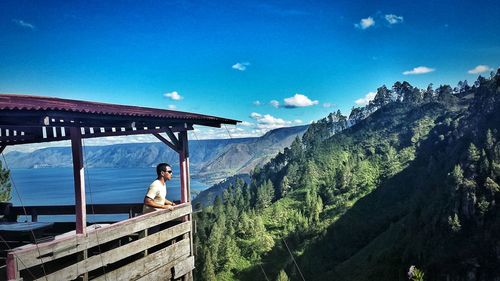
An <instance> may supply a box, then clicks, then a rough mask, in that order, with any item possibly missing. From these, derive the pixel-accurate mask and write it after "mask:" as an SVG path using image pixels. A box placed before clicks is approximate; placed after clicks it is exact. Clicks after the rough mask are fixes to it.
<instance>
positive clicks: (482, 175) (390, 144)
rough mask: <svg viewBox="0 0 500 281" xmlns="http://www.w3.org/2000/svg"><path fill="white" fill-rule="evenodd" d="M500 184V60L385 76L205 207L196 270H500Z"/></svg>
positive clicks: (262, 273) (472, 274) (438, 274)
mask: <svg viewBox="0 0 500 281" xmlns="http://www.w3.org/2000/svg"><path fill="white" fill-rule="evenodd" d="M499 183H500V72H498V73H497V74H493V73H492V75H491V77H490V78H489V79H486V78H482V77H479V78H478V81H476V82H475V83H474V85H473V86H469V85H468V84H467V82H460V83H459V85H458V86H457V87H456V88H455V89H452V88H451V87H450V86H447V85H445V86H440V87H439V88H438V89H436V90H433V89H432V85H430V86H429V87H428V88H427V89H425V90H421V89H418V88H415V87H413V86H411V85H410V84H409V83H407V82H403V83H400V82H397V83H395V84H394V86H393V87H392V88H391V89H388V88H387V87H385V86H383V87H380V88H379V89H378V91H377V95H376V97H375V99H374V100H373V101H371V102H370V104H369V105H368V106H366V107H364V108H355V109H353V112H351V115H350V116H349V118H346V117H345V116H342V115H341V114H340V112H337V113H332V114H331V115H329V116H328V117H326V118H325V119H322V120H319V121H318V122H316V123H314V124H312V125H311V126H310V128H309V129H308V131H307V132H306V133H305V134H304V136H303V137H302V138H301V139H300V138H296V139H295V141H294V142H293V143H292V145H291V146H290V148H286V149H285V150H284V151H283V152H282V153H279V154H278V155H277V156H276V157H275V158H274V159H272V160H271V161H270V162H269V163H267V164H266V165H265V166H264V167H263V168H261V169H256V170H255V171H254V173H253V175H252V182H251V184H249V185H248V184H245V183H244V182H242V181H239V182H236V183H235V184H234V185H232V186H231V187H230V188H228V189H227V190H225V192H224V195H223V197H222V198H218V199H216V201H215V203H214V205H213V206H211V207H208V208H205V209H204V211H203V212H201V213H199V214H198V215H197V217H196V219H197V222H198V233H197V237H196V238H197V239H196V250H197V271H196V274H197V277H198V278H199V280H235V279H238V280H302V276H304V277H305V279H306V280H407V279H408V278H409V277H408V269H409V268H411V266H413V265H415V266H416V267H418V268H419V269H420V270H421V273H422V274H424V273H425V277H423V278H424V279H425V280H492V279H494V278H500V269H499V268H500V267H498V264H500V236H498V233H500V208H498V206H497V205H496V202H497V201H498V200H500V186H499ZM422 276H424V275H422ZM412 278H413V277H412Z"/></svg>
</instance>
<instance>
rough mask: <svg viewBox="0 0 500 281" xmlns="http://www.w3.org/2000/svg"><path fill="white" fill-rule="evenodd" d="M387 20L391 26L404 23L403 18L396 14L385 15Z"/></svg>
mask: <svg viewBox="0 0 500 281" xmlns="http://www.w3.org/2000/svg"><path fill="white" fill-rule="evenodd" d="M385 20H386V21H387V22H388V23H389V24H397V23H402V22H403V21H404V19H403V17H402V16H396V15H394V14H389V15H385Z"/></svg>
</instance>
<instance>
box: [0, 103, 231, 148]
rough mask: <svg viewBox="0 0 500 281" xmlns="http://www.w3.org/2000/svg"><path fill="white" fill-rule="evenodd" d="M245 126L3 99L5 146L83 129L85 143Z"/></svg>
mask: <svg viewBox="0 0 500 281" xmlns="http://www.w3.org/2000/svg"><path fill="white" fill-rule="evenodd" d="M238 122H240V121H238V120H232V119H227V118H221V117H216V116H210V115H203V114H196V113H190V112H181V111H173V110H164V109H157V108H147V107H139V106H129V105H118V104H108V103H98V102H89V101H80V100H69V99H60V98H52V97H41V96H28V95H14V94H0V145H1V146H5V145H14V144H23V143H39V142H47V141H58V140H66V139H70V136H69V130H66V128H70V127H77V128H81V132H82V137H83V138H92V137H103V136H119V135H136V134H147V133H153V134H154V133H161V132H167V133H172V132H179V131H186V130H192V129H193V125H203V126H211V127H220V126H221V125H222V124H232V125H235V124H236V123H238Z"/></svg>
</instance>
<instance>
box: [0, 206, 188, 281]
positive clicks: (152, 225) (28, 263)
mask: <svg viewBox="0 0 500 281" xmlns="http://www.w3.org/2000/svg"><path fill="white" fill-rule="evenodd" d="M139 205H141V206H142V204H137V205H135V206H133V205H129V206H121V207H119V206H114V207H112V208H101V207H96V208H95V209H94V210H97V211H101V212H97V211H96V212H95V213H96V214H99V213H116V212H120V213H129V214H131V216H133V214H134V213H135V212H136V211H137V210H138V208H139ZM73 207H74V206H73ZM57 208H59V209H58V210H57ZM57 208H56V209H52V208H48V207H43V208H40V207H38V208H35V207H32V208H28V210H27V212H28V214H32V215H33V214H36V215H46V214H52V215H58V214H67V213H68V210H67V208H65V207H57ZM113 208H115V210H114V211H110V209H113ZM87 210H89V209H87ZM30 212H31V213H30ZM191 213H192V209H191V204H190V203H184V204H181V205H178V206H176V207H175V209H174V210H173V211H168V210H161V211H156V212H152V213H149V214H144V215H139V216H135V217H131V218H130V219H127V220H124V221H120V222H116V223H112V224H94V225H91V226H88V227H87V231H86V234H76V232H75V231H74V230H73V231H69V232H66V233H61V234H58V235H56V236H55V237H54V239H53V240H52V241H49V242H45V243H39V244H27V245H24V246H20V247H16V248H13V249H11V250H10V251H8V253H7V259H6V266H5V267H4V268H5V269H6V271H7V272H6V276H0V280H57V281H59V280H102V281H111V280H176V279H179V280H192V270H193V269H194V256H193V255H192V253H193V249H192V247H193V243H192V224H191ZM33 218H34V220H36V217H33ZM73 225H74V223H73ZM73 229H74V228H73ZM3 274H5V272H3Z"/></svg>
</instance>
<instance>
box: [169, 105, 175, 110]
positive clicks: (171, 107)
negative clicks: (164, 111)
mask: <svg viewBox="0 0 500 281" xmlns="http://www.w3.org/2000/svg"><path fill="white" fill-rule="evenodd" d="M168 109H170V110H174V109H177V106H175V104H169V105H168Z"/></svg>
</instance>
